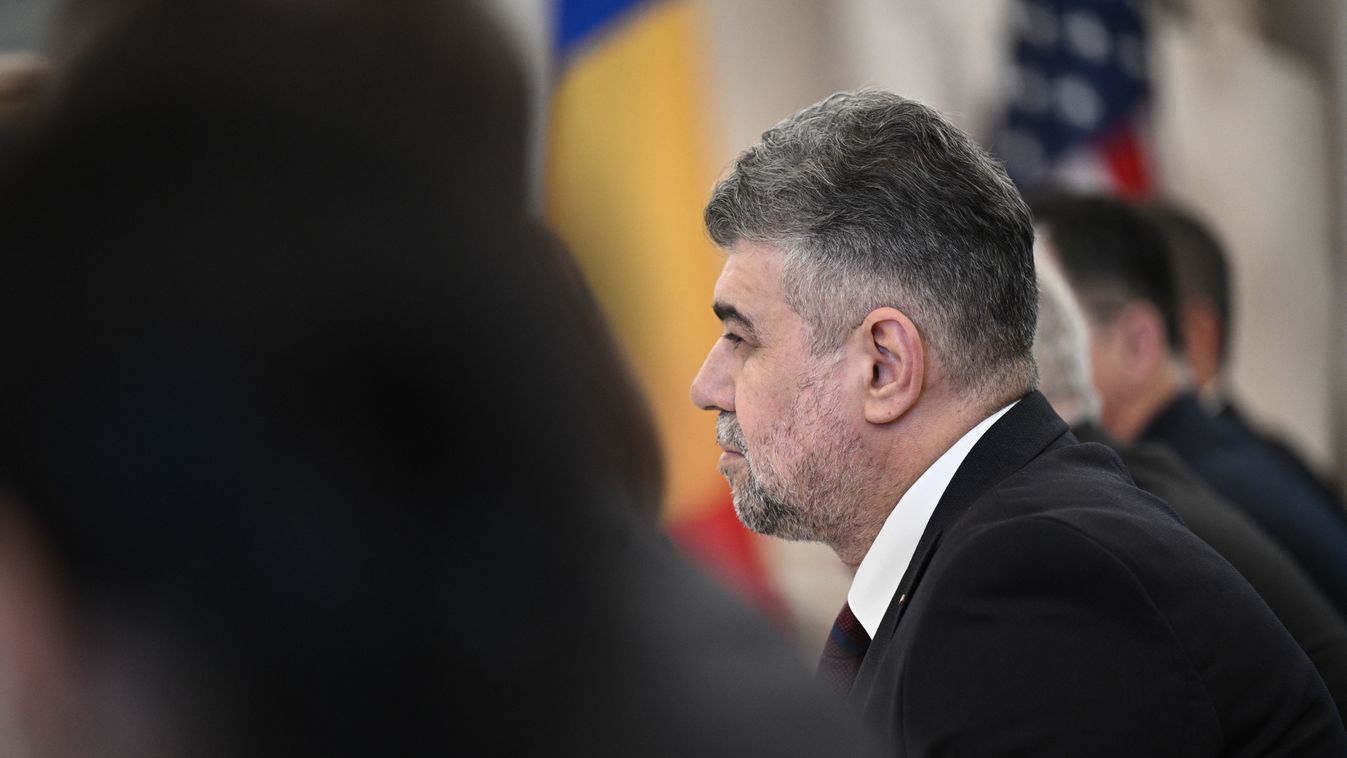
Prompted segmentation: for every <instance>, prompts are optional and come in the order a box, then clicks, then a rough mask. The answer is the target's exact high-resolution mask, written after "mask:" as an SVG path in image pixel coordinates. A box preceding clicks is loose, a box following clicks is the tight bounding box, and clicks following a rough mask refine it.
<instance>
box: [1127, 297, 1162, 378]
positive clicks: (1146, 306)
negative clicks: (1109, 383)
mask: <svg viewBox="0 0 1347 758" xmlns="http://www.w3.org/2000/svg"><path fill="white" fill-rule="evenodd" d="M1114 324H1115V325H1116V326H1115V328H1116V329H1117V330H1118V332H1117V334H1118V340H1119V345H1120V346H1121V348H1122V350H1123V353H1124V354H1123V356H1122V357H1123V360H1122V361H1121V362H1120V363H1121V370H1122V371H1124V372H1126V374H1127V378H1128V379H1129V380H1130V382H1131V383H1133V384H1149V383H1150V380H1151V378H1152V377H1153V376H1154V373H1155V371H1156V370H1157V368H1158V367H1159V365H1160V364H1162V363H1163V362H1165V361H1167V360H1169V354H1170V353H1169V338H1168V335H1167V334H1166V333H1165V319H1164V316H1163V315H1161V313H1160V309H1159V308H1156V307H1155V306H1154V305H1152V304H1151V303H1148V302H1146V301H1144V300H1133V301H1132V302H1130V303H1128V304H1127V305H1124V306H1123V307H1122V309H1121V310H1120V311H1118V315H1117V317H1116V318H1115V319H1114Z"/></svg>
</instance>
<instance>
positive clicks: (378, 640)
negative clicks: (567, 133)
mask: <svg viewBox="0 0 1347 758" xmlns="http://www.w3.org/2000/svg"><path fill="white" fill-rule="evenodd" d="M504 49H505V48H504V46H503V44H502V43H501V42H500V41H499V40H498V36H497V35H496V34H495V33H494V32H493V30H492V29H490V28H489V27H488V26H487V25H485V24H484V23H483V22H482V20H481V19H479V18H478V17H477V14H476V13H474V12H472V11H471V9H470V6H468V5H466V4H458V3H450V4H447V3H441V2H431V1H430V0H397V1H390V0H377V1H360V0H347V1H341V0H337V1H335V2H328V3H304V2H285V1H283V0H274V1H270V0H233V1H231V2H218V3H216V2H204V1H202V0H162V1H159V0H155V1H152V2H128V3H121V4H119V5H118V6H117V10H116V11H115V12H113V11H105V13H104V15H103V16H101V21H100V24H99V27H98V31H97V33H95V34H88V35H85V36H82V37H81V42H80V44H79V45H78V50H77V51H76V52H75V54H73V56H72V55H70V54H68V53H67V54H66V56H64V57H60V58H58V61H57V64H56V69H55V71H54V78H53V81H52V88H51V89H50V90H49V92H50V94H51V97H50V99H49V100H48V101H47V102H46V103H45V104H44V105H43V107H42V108H40V109H39V111H38V112H36V113H34V114H33V118H32V119H31V120H30V121H29V122H28V123H27V124H26V131H25V133H24V134H22V135H21V136H20V142H19V144H18V146H17V152H16V153H15V156H14V158H15V160H14V162H13V163H12V165H11V166H10V167H9V170H8V171H7V172H6V173H5V174H4V175H3V176H2V177H0V235H3V239H4V240H5V245H4V248H3V251H2V252H0V312H3V316H4V318H5V319H6V323H7V324H9V325H10V326H11V327H12V328H7V329H6V330H4V331H3V332H2V333H0V355H3V359H4V361H5V366H6V369H5V371H4V372H0V417H3V418H4V419H5V423H4V424H3V425H0V483H3V494H2V495H0V723H3V724H4V725H6V727H7V729H6V732H5V737H6V738H7V739H8V740H9V741H11V742H18V743H21V744H20V745H18V746H13V745H6V747H12V748H13V750H12V751H11V752H9V753H7V755H23V756H27V757H28V758H51V757H57V756H82V757H83V756H118V757H119V758H121V757H124V756H187V755H190V756H250V757H259V756H277V757H280V756H285V757H287V758H290V757H293V756H324V757H325V758H326V757H331V756H356V755H360V756H370V755H381V756H382V755H387V756H444V755H476V754H491V755H585V756H590V755H612V756H630V755H654V756H675V755H680V756H681V755H711V756H727V757H728V756H736V757H737V756H744V755H790V756H805V755H811V756H812V755H824V754H834V753H835V754H864V752H863V749H862V747H861V745H860V742H861V740H860V738H859V737H858V736H857V735H855V734H853V733H850V732H845V731H842V730H840V729H838V728H836V727H837V725H838V723H839V722H838V719H837V718H835V717H834V716H833V715H831V712H830V711H829V709H828V707H827V706H826V704H825V703H822V702H820V701H816V700H815V699H814V698H813V697H811V694H810V693H809V691H808V681H807V679H806V678H805V677H804V672H801V671H796V670H795V669H794V668H793V666H792V662H793V660H794V659H793V657H792V655H791V653H790V651H789V649H788V648H787V647H786V646H785V644H784V643H782V642H780V641H779V640H777V638H776V637H775V636H774V635H772V634H771V633H770V632H769V630H768V629H767V628H766V627H765V626H764V625H763V624H762V623H761V622H760V621H759V620H757V619H756V618H754V617H752V616H751V615H750V614H749V613H747V612H746V611H743V610H741V609H740V608H739V607H738V606H736V605H734V604H733V603H732V602H731V601H729V600H728V599H727V597H726V596H725V595H724V594H722V593H721V592H720V591H718V590H717V589H715V588H713V587H712V586H711V584H710V583H709V581H707V580H704V579H703V578H701V576H700V575H699V574H697V573H696V572H695V571H693V570H692V569H691V568H689V567H688V566H687V564H685V563H684V562H683V561H681V560H680V559H678V558H677V557H676V556H675V555H674V553H673V552H672V549H671V548H670V547H669V545H668V543H667V542H666V541H664V540H662V539H661V538H659V536H658V535H657V533H656V531H655V529H654V526H653V524H652V523H651V522H652V519H651V518H649V514H650V513H651V512H652V507H651V505H650V504H648V503H643V502H640V501H641V500H644V499H646V498H655V497H657V489H658V476H659V474H658V461H657V459H656V458H655V457H654V456H656V455H657V450H656V449H655V445H654V442H653V436H652V435H651V434H649V427H648V425H646V424H647V422H648V417H647V416H645V414H646V411H645V409H644V408H643V406H642V405H641V401H640V398H639V395H638V394H637V393H636V391H635V389H634V388H633V387H632V386H631V383H630V382H631V380H630V378H629V377H628V376H627V375H626V374H625V373H624V371H623V369H622V367H621V360H620V359H619V357H618V356H617V355H616V354H615V353H614V352H613V346H612V341H611V339H610V336H609V335H608V333H607V331H606V330H605V328H604V325H603V323H602V321H601V319H600V318H599V317H598V313H597V311H596V310H595V309H594V303H593V300H592V299H591V298H590V297H589V295H588V293H587V292H585V290H584V285H583V283H582V282H581V281H580V279H579V277H578V275H577V272H576V270H575V268H574V266H573V265H572V263H571V262H570V261H569V260H568V259H566V258H565V256H564V253H562V252H561V251H560V250H559V248H558V247H557V246H556V245H555V244H554V243H552V242H551V241H549V240H547V239H545V238H544V237H543V235H542V234H541V233H540V232H539V231H538V230H537V229H536V228H534V227H533V226H532V224H531V223H530V222H529V221H528V219H527V218H526V216H525V213H524V210H523V209H524V207H525V202H524V153H523V144H524V133H525V129H524V119H523V112H524V102H525V96H524V92H523V90H522V85H521V77H520V74H519V71H518V69H517V66H516V63H515V61H514V60H512V59H511V58H510V57H509V56H508V55H506V54H505V52H504ZM640 510H644V511H645V512H644V513H638V512H637V511H640ZM839 710H840V709H839ZM9 727H12V728H9ZM20 750H21V751H22V752H20Z"/></svg>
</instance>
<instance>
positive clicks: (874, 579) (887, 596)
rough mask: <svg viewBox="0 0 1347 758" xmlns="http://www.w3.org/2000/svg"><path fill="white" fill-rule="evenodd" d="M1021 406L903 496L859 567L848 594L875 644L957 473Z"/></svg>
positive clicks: (985, 423) (961, 443) (958, 447)
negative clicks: (981, 441) (979, 443)
mask: <svg viewBox="0 0 1347 758" xmlns="http://www.w3.org/2000/svg"><path fill="white" fill-rule="evenodd" d="M1018 402H1019V401H1018V400H1016V401H1015V402H1013V403H1011V404H1010V405H1007V406H1005V407H1004V408H1002V409H1001V410H999V411H997V412H995V413H993V414H992V415H990V416H988V417H987V418H985V419H983V420H982V421H981V422H979V423H978V425H977V426H974V427H973V428H972V429H969V430H968V431H967V432H965V433H964V435H963V436H962V437H960V438H959V440H958V441H957V442H955V443H954V444H953V445H951V446H950V448H949V449H948V450H946V451H945V452H944V453H942V454H941V456H940V457H939V458H937V459H936V460H935V463H932V464H931V466H930V468H928V469H926V470H925V471H923V472H922V474H921V476H919V477H917V481H915V482H913V483H912V486H911V487H909V488H908V490H907V492H905V493H903V497H902V498H901V499H900V500H899V501H898V505H896V506H895V507H894V509H893V510H892V511H890V512H889V517H888V518H887V519H885V520H884V526H883V527H881V528H880V530H879V534H877V535H875V541H874V543H873V544H871V545H870V549H869V550H868V551H866V553H865V557H864V558H863V559H861V565H860V566H858V567H856V577H855V578H854V579H853V580H852V582H851V590H850V591H849V592H848V593H847V604H848V605H850V606H851V612H852V613H853V614H855V615H856V619H857V620H858V621H860V622H861V626H863V627H865V631H866V632H867V633H869V635H870V638H871V639H874V637H875V632H876V631H877V630H878V629H879V623H880V622H881V621H883V619H884V614H885V612H887V611H888V609H889V603H891V602H892V601H893V594H894V593H895V592H897V591H898V584H899V583H900V582H902V580H903V574H905V573H907V565H908V564H909V563H911V562H912V555H913V554H914V553H915V552H916V551H917V542H918V541H919V540H921V535H922V532H924V531H926V524H927V522H929V521H930V520H931V514H932V513H934V512H935V507H936V505H938V504H939V503H940V498H941V496H942V495H944V494H945V488H946V487H948V486H949V483H950V480H952V479H953V478H954V473H955V472H956V471H958V470H959V466H960V465H961V464H962V463H963V461H964V458H967V457H968V453H969V451H971V450H972V449H973V446H974V445H976V444H977V441H978V440H979V439H981V438H982V435H983V434H984V433H986V431H987V430H988V429H990V428H991V426H992V424H995V423H996V421H997V419H999V418H1001V417H1002V416H1004V415H1005V413H1006V411H1008V410H1010V409H1011V408H1012V407H1014V405H1015V403H1018Z"/></svg>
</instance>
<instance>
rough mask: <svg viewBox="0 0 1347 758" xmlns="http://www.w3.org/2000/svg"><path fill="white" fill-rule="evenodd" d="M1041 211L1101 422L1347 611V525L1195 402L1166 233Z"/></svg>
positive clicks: (1066, 211) (1096, 209) (1093, 216)
mask: <svg viewBox="0 0 1347 758" xmlns="http://www.w3.org/2000/svg"><path fill="white" fill-rule="evenodd" d="M1034 209H1035V213H1036V215H1037V217H1038V221H1039V223H1040V224H1041V225H1042V227H1043V228H1044V229H1046V231H1047V234H1048V236H1049V238H1050V239H1051V241H1052V244H1051V248H1050V249H1051V251H1052V255H1053V259H1054V260H1055V261H1056V262H1057V263H1058V264H1059V265H1060V267H1061V270H1062V273H1063V274H1064V275H1065V277H1066V279H1067V281H1068V282H1069V283H1070V285H1071V289H1072V291H1073V292H1074V293H1075V295H1076V297H1077V298H1078V300H1079V301H1080V303H1081V306H1082V308H1083V309H1084V311H1085V313H1086V316H1087V318H1088V320H1089V324H1090V355H1091V364H1092V370H1093V380H1094V384H1095V387H1096V389H1097V391H1098V393H1099V401H1100V414H1099V422H1100V425H1101V426H1102V427H1103V428H1104V429H1105V430H1106V431H1107V432H1108V433H1109V434H1111V435H1112V436H1113V437H1115V438H1116V439H1118V440H1119V441H1120V442H1122V443H1125V444H1130V443H1134V442H1137V441H1146V442H1158V443H1163V444H1164V445H1166V446H1167V447H1169V448H1170V449H1172V450H1173V451H1174V452H1175V453H1177V454H1178V456H1179V457H1180V458H1182V459H1183V460H1184V462H1185V463H1187V464H1188V465H1189V466H1190V467H1191V468H1192V470H1193V471H1194V472H1196V473H1197V474H1198V475H1199V476H1201V477H1202V478H1203V480H1205V481H1206V483H1207V484H1208V485H1210V486H1211V487H1212V488H1213V489H1215V490H1216V491H1217V492H1219V493H1220V494H1221V495H1223V496H1224V497H1225V498H1226V499H1227V500H1229V501H1230V502H1232V503H1234V504H1235V505H1237V506H1238V507H1239V508H1240V509H1241V510H1243V511H1244V512H1245V513H1246V514H1248V515H1249V516H1250V517H1251V518H1252V519H1253V520H1254V521H1256V522H1257V523H1258V524H1259V525H1260V526H1261V527H1262V528H1263V529H1264V530H1265V531H1266V532H1267V533H1268V534H1269V535H1270V536H1272V537H1273V538H1274V539H1276V540H1277V541H1278V542H1279V543H1281V545H1282V547H1283V548H1285V549H1286V551H1287V552H1289V553H1290V554H1291V555H1292V556H1294V557H1295V559H1296V561H1297V562H1298V563H1299V564H1300V566H1301V568H1303V569H1304V570H1305V572H1306V573H1307V574H1309V576H1310V577H1312V578H1313V579H1314V581H1315V583H1316V584H1317V585H1318V587H1319V589H1320V590H1321V591H1322V592H1323V593H1324V594H1325V595H1326V596H1327V597H1328V598H1329V599H1331V600H1332V601H1333V604H1334V606H1335V607H1336V608H1337V609H1338V612H1339V613H1340V614H1347V524H1345V523H1344V521H1343V520H1342V519H1340V518H1337V516H1336V515H1335V514H1334V513H1333V512H1332V510H1333V509H1332V506H1331V504H1328V503H1325V502H1324V501H1323V499H1322V497H1321V496H1320V495H1319V493H1318V491H1317V490H1315V489H1314V488H1313V487H1310V486H1307V485H1306V484H1305V483H1304V482H1303V481H1302V480H1301V479H1300V478H1299V477H1296V476H1295V475H1294V474H1293V473H1292V472H1291V471H1289V470H1288V469H1287V468H1286V466H1285V465H1284V464H1283V463H1282V462H1281V461H1279V460H1278V459H1276V458H1275V457H1274V456H1272V455H1270V454H1268V453H1267V451H1266V450H1264V449H1263V448H1262V447H1260V446H1259V445H1257V444H1254V443H1253V441H1252V440H1250V439H1248V438H1247V437H1245V436H1243V435H1240V434H1238V433H1236V432H1235V431H1233V430H1232V429H1231V428H1230V427H1229V425H1228V424H1227V423H1226V422H1224V421H1221V420H1220V419H1216V418H1213V417H1211V416H1210V415H1209V414H1208V413H1206V411H1205V410H1204V409H1203V408H1202V406H1201V403H1200V402H1199V400H1198V399H1197V395H1196V394H1195V392H1194V387H1193V386H1192V380H1191V378H1190V377H1189V374H1188V369H1187V366H1186V364H1185V362H1184V358H1183V348H1182V343H1181V341H1180V324H1179V312H1178V299H1177V295H1176V289H1175V285H1174V277H1173V272H1172V269H1171V263H1170V259H1169V253H1168V248H1167V246H1166V242H1165V239H1164V236H1163V235H1162V234H1161V233H1160V231H1159V229H1157V228H1156V227H1155V225H1153V224H1152V223H1150V222H1149V221H1148V220H1147V219H1146V218H1145V217H1144V216H1143V215H1142V213H1141V212H1140V211H1138V210H1136V209H1133V208H1131V207H1129V206H1127V205H1126V204H1124V203H1122V202H1120V201H1117V200H1112V199H1107V198H1103V197H1087V196H1072V195H1067V194H1056V195H1050V196H1044V197H1043V198H1041V199H1040V200H1039V201H1037V202H1035V204H1034Z"/></svg>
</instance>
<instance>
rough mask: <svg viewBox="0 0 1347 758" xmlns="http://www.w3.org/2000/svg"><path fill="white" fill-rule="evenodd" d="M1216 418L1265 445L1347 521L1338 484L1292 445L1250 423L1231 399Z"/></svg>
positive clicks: (1339, 516) (1336, 513)
mask: <svg viewBox="0 0 1347 758" xmlns="http://www.w3.org/2000/svg"><path fill="white" fill-rule="evenodd" d="M1216 418H1217V419H1220V420H1221V421H1223V422H1225V423H1226V424H1228V425H1229V426H1230V428H1232V429H1234V430H1235V431H1236V432H1238V433H1240V434H1243V435H1244V436H1246V437H1248V438H1249V439H1250V440H1252V441H1253V442H1254V443H1255V444H1257V445H1261V446H1262V447H1263V449H1265V450H1267V451H1268V452H1269V453H1270V454H1271V455H1272V456H1273V457H1274V458H1276V459H1277V460H1279V461H1281V462H1282V464H1283V465H1284V466H1285V467H1286V468H1287V469H1288V470H1289V471H1290V472H1291V473H1293V474H1295V476H1297V477H1299V478H1300V480H1301V481H1303V482H1304V483H1305V484H1306V485H1307V486H1309V487H1311V488H1313V489H1314V491H1315V492H1317V493H1319V496H1320V497H1321V498H1323V502H1325V503H1327V504H1329V505H1331V506H1332V510H1333V514H1334V515H1335V516H1337V517H1338V518H1343V519H1347V505H1344V503H1343V502H1342V493H1341V492H1339V491H1338V487H1337V484H1336V483H1335V482H1332V481H1329V480H1326V479H1324V478H1323V476H1322V475H1320V473H1319V472H1318V471H1315V470H1314V467H1313V466H1311V465H1310V464H1309V463H1307V462H1306V461H1305V458H1304V457H1303V456H1301V454H1300V453H1299V452H1297V451H1296V449H1295V448H1294V447H1292V446H1291V444H1290V443H1289V442H1287V441H1286V440H1284V439H1282V438H1281V437H1278V436H1277V435H1275V434H1273V433H1271V432H1269V431H1268V430H1266V429H1263V428H1261V427H1259V426H1256V425H1255V424H1253V423H1252V422H1251V421H1249V417H1248V416H1246V415H1245V414H1244V411H1243V410H1241V409H1240V408H1239V407H1238V406H1236V405H1235V404H1234V402H1232V401H1229V400H1227V401H1225V404H1224V405H1223V406H1222V407H1221V410H1220V412H1218V413H1217V414H1216Z"/></svg>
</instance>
